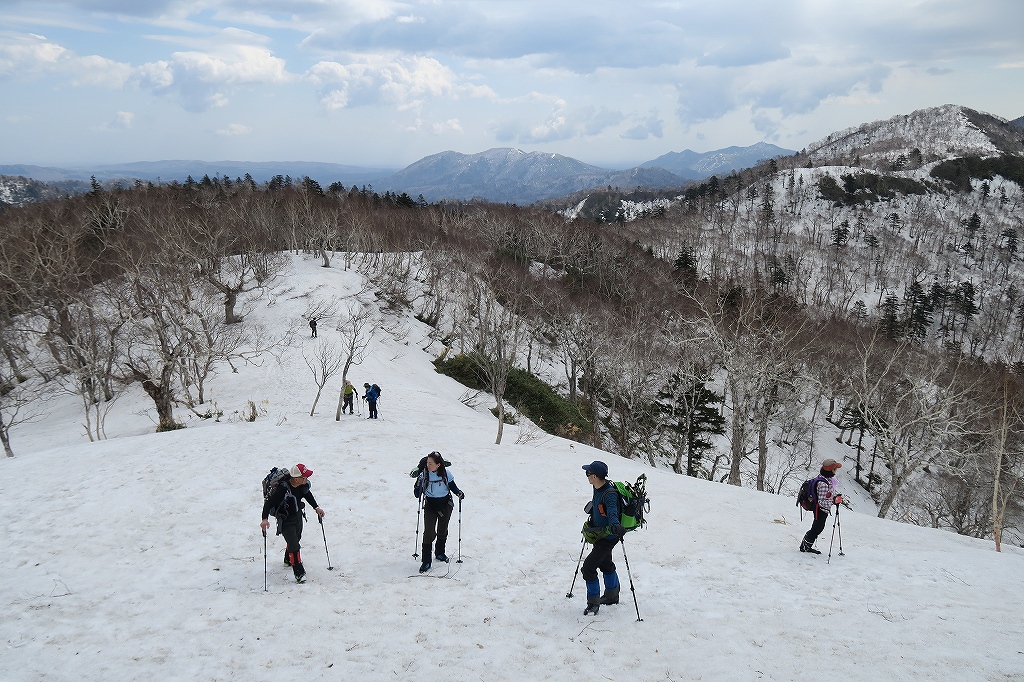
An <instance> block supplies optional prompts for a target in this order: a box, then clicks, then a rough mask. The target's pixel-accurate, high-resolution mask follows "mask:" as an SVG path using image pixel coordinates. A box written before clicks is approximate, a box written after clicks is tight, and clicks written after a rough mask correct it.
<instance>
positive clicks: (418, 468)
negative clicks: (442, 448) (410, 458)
mask: <svg viewBox="0 0 1024 682" xmlns="http://www.w3.org/2000/svg"><path fill="white" fill-rule="evenodd" d="M431 454H433V453H431ZM437 454H441V453H437ZM428 456H429V455H424V456H423V457H422V458H420V463H419V464H418V465H416V468H415V469H413V470H412V471H410V472H409V478H416V477H418V476H419V475H420V474H422V473H423V470H424V469H426V468H427V457H428ZM441 460H442V461H443V462H444V466H445V469H447V468H448V467H450V466H451V465H452V463H451V462H449V461H448V460H446V459H444V458H443V457H442V458H441Z"/></svg>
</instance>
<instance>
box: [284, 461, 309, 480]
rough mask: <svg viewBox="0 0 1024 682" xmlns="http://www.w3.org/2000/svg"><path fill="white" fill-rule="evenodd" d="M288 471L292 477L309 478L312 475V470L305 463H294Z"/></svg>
mask: <svg viewBox="0 0 1024 682" xmlns="http://www.w3.org/2000/svg"><path fill="white" fill-rule="evenodd" d="M288 473H290V474H291V475H292V478H309V477H310V476H312V475H313V470H312V469H310V468H309V467H307V466H306V465H305V464H296V465H295V466H293V467H292V468H291V470H290V471H289V472H288Z"/></svg>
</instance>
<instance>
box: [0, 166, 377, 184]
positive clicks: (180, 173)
mask: <svg viewBox="0 0 1024 682" xmlns="http://www.w3.org/2000/svg"><path fill="white" fill-rule="evenodd" d="M395 170H396V169H394V168H363V167H360V166H345V165H342V164H338V163H317V162H314V161H136V162H134V163H122V164H108V165H98V166H76V167H71V168H53V167H47V166H27V165H11V166H0V175H21V176H23V177H27V178H32V179H34V180H40V181H42V182H54V181H56V180H85V181H88V180H89V179H90V178H91V177H92V176H96V179H97V180H99V181H101V182H103V181H106V180H125V179H128V180H131V179H135V178H138V179H140V180H150V181H152V182H156V181H158V180H159V181H162V182H170V181H171V180H177V181H178V182H184V181H185V179H186V178H188V176H190V175H191V176H192V177H193V178H194V179H195V180H199V179H200V178H202V177H203V176H204V175H209V176H210V177H216V176H218V175H220V176H222V177H228V178H232V179H234V178H236V177H245V174H246V173H248V174H249V175H251V176H252V178H253V180H255V181H256V182H266V181H267V180H270V179H271V178H273V177H274V176H275V175H289V176H291V177H293V178H301V177H310V178H313V179H314V180H316V181H317V182H321V183H326V184H330V183H332V182H343V183H345V184H346V185H349V184H366V183H371V182H374V181H375V180H377V179H379V178H383V177H387V176H389V175H391V174H393V173H394V172H395Z"/></svg>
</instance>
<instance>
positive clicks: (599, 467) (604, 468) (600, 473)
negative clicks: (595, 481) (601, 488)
mask: <svg viewBox="0 0 1024 682" xmlns="http://www.w3.org/2000/svg"><path fill="white" fill-rule="evenodd" d="M583 470H584V471H586V472H587V473H588V474H594V475H595V476H597V477H598V478H608V465H607V464H605V463H604V462H599V461H597V460H594V461H593V462H591V463H590V464H584V465H583Z"/></svg>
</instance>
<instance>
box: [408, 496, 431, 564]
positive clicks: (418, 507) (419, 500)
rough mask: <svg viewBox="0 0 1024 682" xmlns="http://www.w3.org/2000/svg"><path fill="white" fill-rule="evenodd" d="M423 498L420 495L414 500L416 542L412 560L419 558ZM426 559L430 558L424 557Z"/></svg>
mask: <svg viewBox="0 0 1024 682" xmlns="http://www.w3.org/2000/svg"><path fill="white" fill-rule="evenodd" d="M423 497H425V495H423V494H422V493H421V494H420V497H417V498H416V540H415V542H416V544H415V546H414V547H413V550H414V551H413V553H412V558H413V559H419V558H420V512H422V511H423V499H422V498H423ZM423 532H424V533H426V530H424V531H423ZM426 558H427V559H429V558H430V557H426Z"/></svg>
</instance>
